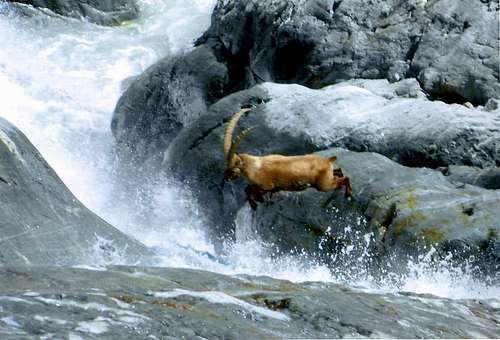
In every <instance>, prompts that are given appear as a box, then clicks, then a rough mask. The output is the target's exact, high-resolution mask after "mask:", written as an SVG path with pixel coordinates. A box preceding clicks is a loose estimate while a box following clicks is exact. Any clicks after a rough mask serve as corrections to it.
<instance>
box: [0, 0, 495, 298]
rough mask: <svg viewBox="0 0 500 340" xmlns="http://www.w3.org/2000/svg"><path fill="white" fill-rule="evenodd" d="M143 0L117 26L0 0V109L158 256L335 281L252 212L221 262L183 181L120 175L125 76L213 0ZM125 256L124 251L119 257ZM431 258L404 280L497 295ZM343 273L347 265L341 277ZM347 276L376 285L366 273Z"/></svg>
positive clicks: (89, 198) (448, 292) (88, 200)
mask: <svg viewBox="0 0 500 340" xmlns="http://www.w3.org/2000/svg"><path fill="white" fill-rule="evenodd" d="M140 4H141V9H142V17H141V18H140V19H139V20H138V21H137V22H135V23H132V24H130V25H128V26H125V27H113V28H110V27H101V26H97V25H93V24H90V23H86V22H81V21H78V20H73V19H65V18H54V17H46V16H43V15H41V16H37V17H33V18H26V17H18V16H16V15H15V14H14V13H12V12H11V11H9V10H7V9H6V8H7V7H6V5H5V3H1V2H0V12H1V14H0V39H1V40H0V43H1V48H0V94H1V100H0V116H2V117H4V118H6V119H8V120H9V121H10V122H12V123H13V124H15V125H16V126H17V127H18V128H20V129H21V130H22V131H23V132H24V133H25V134H26V135H27V136H28V138H29V139H30V140H31V141H32V143H33V144H34V145H35V146H36V147H37V148H38V149H39V150H40V151H41V153H42V155H43V156H44V157H45V159H46V160H47V161H48V163H49V164H50V165H51V166H52V167H53V168H54V169H55V171H56V172H57V173H58V175H59V176H60V177H61V178H62V180H63V181H64V182H65V183H66V185H67V186H68V187H69V188H70V189H71V191H72V192H73V193H74V194H75V195H76V196H77V197H78V198H79V199H80V200H81V201H82V202H83V203H84V204H85V205H87V206H88V207H89V208H90V209H91V210H93V211H95V212H96V213H97V214H98V215H100V216H102V217H103V218H104V219H106V220H107V221H109V222H110V223H111V224H113V225H114V226H116V227H117V228H119V229H120V230H122V231H124V232H125V233H127V234H129V235H132V236H134V237H136V238H137V239H139V240H140V241H142V242H144V243H145V244H147V245H149V246H154V247H156V249H158V250H159V252H160V253H161V254H162V260H161V262H159V263H158V265H159V266H174V267H188V268H199V269H205V270H211V271H216V272H221V273H225V274H253V275H269V276H272V277H275V278H282V279H288V280H291V281H329V282H335V281H337V280H339V277H338V276H337V274H335V273H333V274H332V273H331V272H330V271H329V270H328V269H327V268H326V267H324V266H320V265H316V264H314V263H311V262H310V260H306V259H304V258H303V257H302V256H301V255H300V254H298V255H293V256H292V255H288V256H275V255H271V254H269V252H268V250H267V249H266V247H265V246H263V244H262V242H261V241H259V240H258V239H256V238H254V237H249V233H248V231H247V232H245V230H247V229H248V228H246V227H245V226H246V224H245V223H248V218H245V216H243V217H242V218H243V220H242V221H241V222H240V226H239V228H240V229H239V231H238V234H239V235H238V236H239V239H240V242H239V243H237V244H235V245H233V246H232V248H231V249H230V250H229V252H228V254H229V255H228V256H227V257H226V258H225V259H224V263H219V262H217V261H215V260H214V257H213V254H214V250H213V246H212V245H211V244H210V243H209V242H208V241H207V239H206V237H205V232H204V226H203V216H202V214H201V213H200V212H199V211H198V210H197V207H196V205H195V204H194V203H193V202H194V201H193V200H192V199H191V198H190V197H189V194H188V193H186V191H185V190H182V188H179V187H178V186H177V185H176V184H175V183H171V182H170V181H169V179H155V180H152V181H151V182H150V183H145V184H144V185H143V186H142V187H140V188H138V187H129V186H127V185H124V183H126V182H127V181H126V178H120V172H119V169H118V167H116V166H115V160H114V155H113V150H112V143H113V140H112V136H111V133H110V128H109V125H110V120H111V116H112V112H113V109H114V106H115V104H116V102H117V100H118V98H119V96H120V94H121V91H122V89H121V83H122V81H123V80H124V79H126V78H128V77H130V76H134V75H137V74H140V73H141V72H142V71H143V70H144V69H145V68H146V67H148V66H149V65H151V64H152V63H153V62H155V61H156V60H158V59H159V58H161V57H163V56H166V55H169V54H173V53H176V52H179V51H182V50H184V49H189V48H190V46H191V44H192V41H193V40H194V39H195V38H197V37H198V36H199V35H201V33H202V32H203V31H204V30H205V28H206V27H208V25H209V21H210V13H211V10H212V7H213V5H214V4H215V0H142V1H141V2H140ZM250 236H251V235H250ZM347 255H348V254H347ZM119 257H120V258H117V260H116V261H117V262H120V261H122V260H123V259H122V258H121V257H122V256H119ZM89 262H91V261H89ZM426 268H427V267H426V265H425V263H424V264H422V265H419V266H416V267H415V270H414V271H412V275H411V276H410V277H408V279H407V280H406V281H405V284H404V286H403V290H406V291H413V292H417V293H419V292H423V293H432V294H436V295H440V296H445V297H452V298H465V297H469V298H475V297H480V298H489V297H491V298H493V297H497V296H500V290H499V289H498V288H495V287H493V288H491V287H486V286H482V285H481V284H480V283H477V282H474V281H473V279H472V278H471V276H469V275H467V274H464V273H460V274H461V275H456V273H454V272H453V270H451V269H449V268H443V270H441V271H439V272H435V271H429V270H427V269H426ZM353 270H354V271H355V270H356V269H353ZM348 272H349V271H346V270H344V271H343V273H344V274H343V276H345V275H346V274H345V273H347V276H349V275H348V274H349V273H348ZM343 279H345V277H343ZM352 284H353V285H358V286H362V287H367V288H370V289H371V287H373V284H372V282H371V281H370V280H369V279H368V280H367V281H366V282H360V281H355V282H352ZM386 289H388V290H389V291H393V290H394V289H395V288H391V287H390V286H389V287H388V288H386Z"/></svg>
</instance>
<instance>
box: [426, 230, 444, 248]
mask: <svg viewBox="0 0 500 340" xmlns="http://www.w3.org/2000/svg"><path fill="white" fill-rule="evenodd" d="M422 236H423V237H424V240H425V243H426V244H427V245H432V244H435V243H439V242H441V241H442V240H443V239H444V234H443V232H442V231H441V230H438V228H436V227H434V228H427V229H424V230H422Z"/></svg>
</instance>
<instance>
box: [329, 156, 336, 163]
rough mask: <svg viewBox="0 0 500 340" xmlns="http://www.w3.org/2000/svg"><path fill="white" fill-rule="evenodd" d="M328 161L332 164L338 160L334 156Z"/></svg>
mask: <svg viewBox="0 0 500 340" xmlns="http://www.w3.org/2000/svg"><path fill="white" fill-rule="evenodd" d="M328 159H329V160H330V162H335V161H336V160H337V156H332V157H330V158H328Z"/></svg>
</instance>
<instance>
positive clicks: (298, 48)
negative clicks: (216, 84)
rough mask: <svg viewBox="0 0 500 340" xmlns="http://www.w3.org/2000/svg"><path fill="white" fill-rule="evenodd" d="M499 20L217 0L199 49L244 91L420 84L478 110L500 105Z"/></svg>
mask: <svg viewBox="0 0 500 340" xmlns="http://www.w3.org/2000/svg"><path fill="white" fill-rule="evenodd" d="M497 14H498V4H495V3H493V2H490V1H480V0H473V1H467V0H460V1H456V0H438V1H429V2H427V1H425V2H424V1H404V2H401V1H395V0H394V1H393V0H391V1H382V0H380V1H378V0H377V1H370V2H369V3H367V2H366V1H361V0H343V1H324V0H315V1H301V0H294V1H271V0H269V1H256V0H254V1H247V2H238V1H228V0H220V1H218V3H217V6H216V8H215V11H214V14H213V16H212V24H211V26H210V28H209V29H208V31H207V32H206V33H205V34H204V36H203V37H202V38H201V39H200V40H199V41H198V44H206V45H208V46H210V47H211V48H212V49H213V50H214V51H215V53H216V55H219V56H221V57H222V58H223V60H222V59H221V62H225V63H226V64H227V65H228V68H229V73H230V77H231V79H232V80H233V81H235V82H239V84H240V85H239V88H240V89H242V88H248V87H250V86H252V85H254V84H256V83H260V82H263V81H274V82H287V83H299V84H303V85H307V86H310V87H314V88H319V87H322V86H325V85H329V84H332V83H337V82H339V81H342V80H347V79H352V78H386V79H390V80H391V81H398V80H401V79H404V78H406V77H408V76H416V77H417V78H418V79H419V81H420V82H421V83H422V84H423V87H424V89H425V90H427V91H428V92H429V93H431V94H432V95H433V96H436V97H439V98H443V99H446V100H448V101H451V102H457V101H458V102H464V101H470V102H472V103H476V104H484V103H486V101H487V100H488V98H492V97H493V98H498V97H499V96H500V85H499V79H500V78H499V74H498V72H499V71H498V67H497V66H498V64H499V62H500V60H499V58H500V57H499V56H498V53H497V44H498V39H499V37H498V30H497V28H498V15H497Z"/></svg>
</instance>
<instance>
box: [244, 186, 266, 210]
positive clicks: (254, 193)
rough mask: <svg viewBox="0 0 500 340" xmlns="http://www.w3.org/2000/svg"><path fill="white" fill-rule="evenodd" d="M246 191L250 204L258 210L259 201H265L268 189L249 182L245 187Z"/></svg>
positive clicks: (253, 208)
mask: <svg viewBox="0 0 500 340" xmlns="http://www.w3.org/2000/svg"><path fill="white" fill-rule="evenodd" d="M245 193H246V195H247V201H248V204H250V207H251V208H252V210H256V209H257V202H260V203H262V202H264V194H265V193H266V191H265V190H263V189H262V188H261V187H259V186H257V185H254V184H249V185H247V187H246V188H245Z"/></svg>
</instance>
